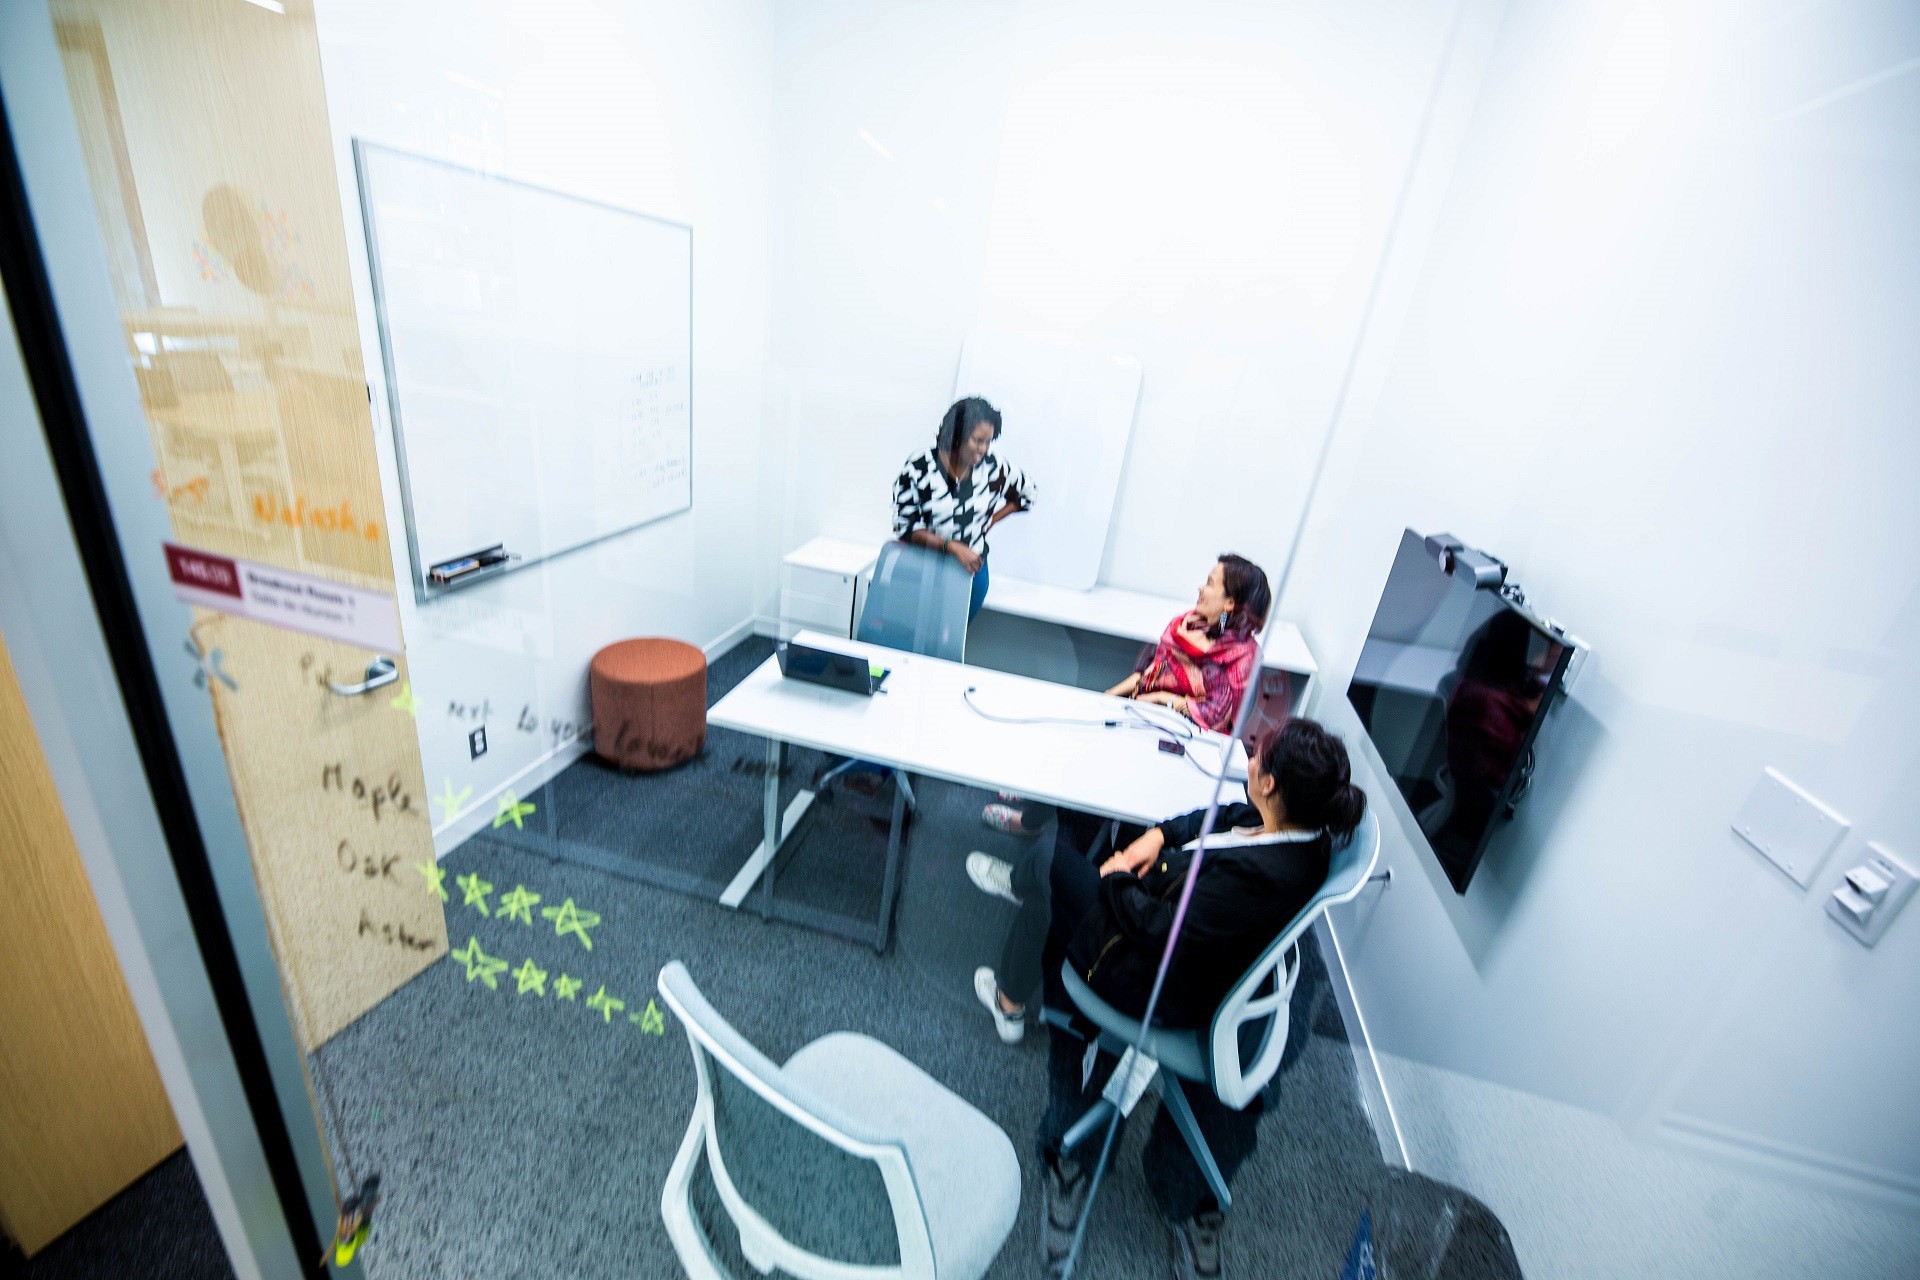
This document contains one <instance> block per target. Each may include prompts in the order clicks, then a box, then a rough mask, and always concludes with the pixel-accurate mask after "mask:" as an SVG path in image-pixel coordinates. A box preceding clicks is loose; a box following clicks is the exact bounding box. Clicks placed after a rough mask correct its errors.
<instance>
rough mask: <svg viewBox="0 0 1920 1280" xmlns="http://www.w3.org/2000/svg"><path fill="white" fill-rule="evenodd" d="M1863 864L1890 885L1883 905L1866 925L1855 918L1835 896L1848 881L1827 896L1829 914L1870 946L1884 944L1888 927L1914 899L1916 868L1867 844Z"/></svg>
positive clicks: (1877, 906) (1867, 919)
mask: <svg viewBox="0 0 1920 1280" xmlns="http://www.w3.org/2000/svg"><path fill="white" fill-rule="evenodd" d="M1861 865H1862V866H1864V867H1866V868H1868V869H1869V870H1871V871H1873V872H1874V873H1875V874H1876V875H1877V876H1879V877H1880V878H1881V879H1883V880H1885V881H1886V882H1887V891H1886V893H1885V894H1883V895H1882V896H1881V898H1880V901H1879V902H1877V903H1875V904H1874V906H1873V910H1872V912H1871V913H1869V914H1868V916H1867V918H1866V922H1865V923H1862V922H1861V921H1859V920H1856V919H1854V918H1853V917H1852V916H1851V915H1849V914H1848V913H1847V911H1846V910H1845V908H1843V907H1842V906H1841V905H1840V904H1839V902H1837V901H1835V897H1834V895H1836V894H1838V893H1839V892H1840V888H1841V886H1842V885H1844V884H1845V883H1846V881H1845V880H1844V879H1842V880H1841V882H1840V884H1839V885H1835V886H1834V893H1833V894H1829V895H1828V896H1827V914H1828V915H1830V916H1832V917H1833V918H1834V920H1835V921H1836V922H1838V924H1839V925H1840V927H1841V928H1842V929H1845V930H1846V931H1847V932H1848V933H1850V934H1852V935H1853V936H1854V937H1855V938H1857V939H1859V941H1860V942H1862V943H1863V944H1865V945H1866V946H1869V947H1870V946H1872V945H1873V944H1874V943H1876V942H1878V941H1880V935H1881V934H1883V933H1885V932H1886V931H1887V926H1888V925H1890V924H1892V923H1893V918H1894V916H1896V915H1898V914H1899V913H1900V908H1901V907H1904V906H1906V905H1907V899H1908V898H1911V897H1912V896H1913V886H1914V873H1913V868H1912V867H1910V866H1908V865H1907V864H1906V863H1905V862H1902V861H1901V860H1900V859H1899V858H1896V857H1895V856H1894V855H1893V854H1892V853H1891V852H1889V851H1888V849H1887V848H1886V846H1885V845H1881V844H1872V843H1869V844H1868V845H1867V856H1866V859H1865V860H1864V861H1863V862H1862V863H1861Z"/></svg>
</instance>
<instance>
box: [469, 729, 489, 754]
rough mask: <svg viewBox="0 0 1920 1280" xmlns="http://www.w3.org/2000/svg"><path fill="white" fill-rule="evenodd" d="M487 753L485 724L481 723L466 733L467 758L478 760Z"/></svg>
mask: <svg viewBox="0 0 1920 1280" xmlns="http://www.w3.org/2000/svg"><path fill="white" fill-rule="evenodd" d="M485 754H487V726H485V725H481V726H480V727H479V728H478V729H475V730H474V731H473V732H472V733H470V734H468V735H467V759H469V760H478V759H479V758H480V757H481V756H483V755H485Z"/></svg>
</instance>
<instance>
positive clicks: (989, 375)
mask: <svg viewBox="0 0 1920 1280" xmlns="http://www.w3.org/2000/svg"><path fill="white" fill-rule="evenodd" d="M953 394H954V399H956V400H958V399H960V398H961V397H963V396H985V397H986V398H987V399H988V400H990V401H992V402H993V407H994V408H996V409H998V410H1000V414H1001V417H1002V419H1003V422H1002V433H1001V440H1000V442H999V443H997V444H995V445H994V451H995V452H996V453H997V454H999V455H1000V456H1001V457H1003V458H1004V459H1006V461H1008V462H1009V463H1011V464H1012V465H1014V466H1016V467H1018V468H1020V469H1021V470H1022V471H1024V472H1026V474H1027V477H1028V478H1029V479H1031V480H1032V481H1033V483H1034V486H1035V490H1036V492H1035V495H1034V504H1033V509H1032V510H1031V511H1028V512H1026V513H1024V514H1022V515H1017V516H1009V517H1008V518H1007V519H1006V520H1004V521H1002V522H1001V523H1000V524H998V525H995V526H994V529H993V533H992V535H991V543H992V546H993V572H994V574H995V575H996V576H999V575H1010V576H1012V577H1016V578H1025V579H1027V580H1029V581H1031V582H1045V583H1048V584H1050V585H1052V586H1056V587H1065V588H1066V589H1068V590H1069V591H1089V590H1091V589H1092V588H1093V586H1094V584H1095V583H1096V582H1098V581H1099V578H1100V560H1101V557H1102V555H1103V554H1104V553H1105V551H1106V546H1107V526H1108V525H1110V524H1111V523H1112V522H1113V504H1114V499H1115V498H1116V497H1118V496H1119V492H1120V470H1121V467H1122V466H1123V465H1124V464H1125V462H1126V458H1127V441H1128V440H1129V439H1131V438H1132V436H1133V411H1134V407H1135V406H1136V405H1137V404H1138V403H1139V400H1140V362H1139V361H1138V360H1137V359H1135V358H1134V357H1132V356H1129V355H1119V354H1115V353H1112V352H1105V351H1099V350H1096V349H1094V348H1092V347H1085V346H1080V345H1077V344H1073V343H1066V342H1060V341H1056V340H1053V339H1049V338H1040V337H1035V336H1033V335H1030V334H1022V333H1014V332H1011V331H1009V330H1004V329H976V330H975V331H974V332H973V333H971V334H969V335H968V336H967V341H966V346H965V347H964V348H962V350H961V353H960V372H959V373H958V375H957V376H956V377H955V378H954V381H953Z"/></svg>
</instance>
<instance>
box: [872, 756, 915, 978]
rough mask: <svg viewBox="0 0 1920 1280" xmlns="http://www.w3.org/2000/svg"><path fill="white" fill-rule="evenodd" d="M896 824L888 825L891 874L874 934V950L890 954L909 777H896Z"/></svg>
mask: <svg viewBox="0 0 1920 1280" xmlns="http://www.w3.org/2000/svg"><path fill="white" fill-rule="evenodd" d="M893 783H894V786H893V820H892V821H891V822H890V823H889V824H888V825H887V870H886V875H885V877H884V878H883V879H882V880H881V882H880V927H879V929H878V930H877V931H876V932H875V934H874V943H873V949H874V950H875V951H877V952H879V953H881V954H882V955H884V954H886V950H887V941H888V939H889V938H891V937H892V935H893V899H894V895H895V894H896V893H897V892H898V891H899V889H900V826H901V822H902V819H904V818H905V817H906V812H907V796H908V795H910V794H911V792H912V788H911V787H910V786H909V785H908V783H907V775H906V774H904V773H895V774H894V775H893Z"/></svg>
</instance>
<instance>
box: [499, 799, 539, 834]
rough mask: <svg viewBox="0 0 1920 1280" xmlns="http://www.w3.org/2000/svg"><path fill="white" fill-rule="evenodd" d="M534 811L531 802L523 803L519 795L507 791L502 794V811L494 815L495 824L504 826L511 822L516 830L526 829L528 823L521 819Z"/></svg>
mask: <svg viewBox="0 0 1920 1280" xmlns="http://www.w3.org/2000/svg"><path fill="white" fill-rule="evenodd" d="M532 812H533V806H532V805H531V804H522V803H520V797H519V796H517V795H515V794H513V792H511V791H505V792H502V793H501V795H500V811H499V812H498V813H496V814H494V815H493V825H494V826H496V827H504V826H506V825H507V824H508V823H509V822H511V823H512V824H513V825H514V828H515V829H516V830H519V831H524V830H526V826H527V824H526V823H524V822H522V821H520V819H521V818H523V817H525V816H526V815H527V814H530V813H532Z"/></svg>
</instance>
